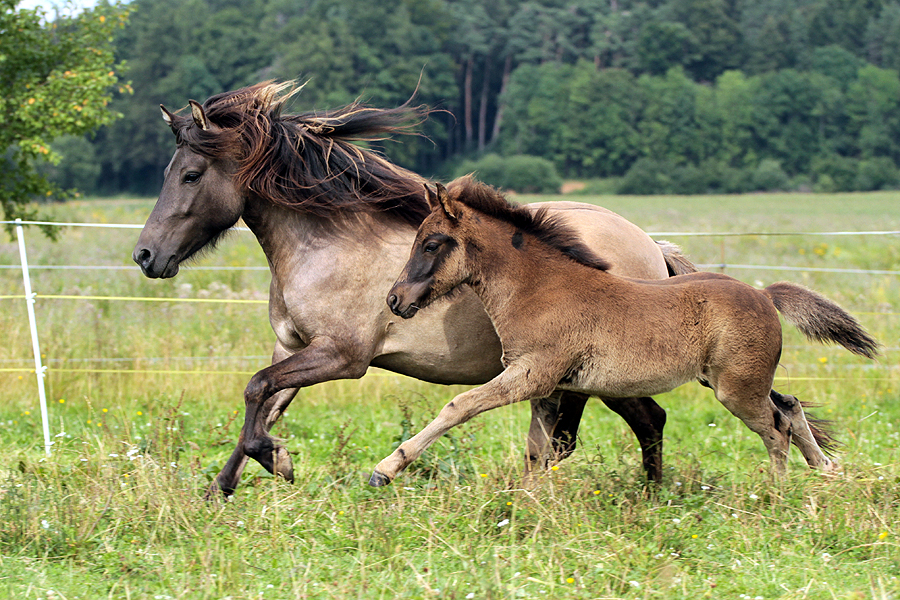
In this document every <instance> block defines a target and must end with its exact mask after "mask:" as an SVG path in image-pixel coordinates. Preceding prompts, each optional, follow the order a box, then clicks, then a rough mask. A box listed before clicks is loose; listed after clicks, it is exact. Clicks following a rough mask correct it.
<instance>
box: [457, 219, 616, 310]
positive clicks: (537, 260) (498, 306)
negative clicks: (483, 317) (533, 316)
mask: <svg viewBox="0 0 900 600" xmlns="http://www.w3.org/2000/svg"><path fill="white" fill-rule="evenodd" d="M482 224H483V225H484V227H483V228H482V229H481V230H480V235H479V237H478V238H477V239H472V240H470V241H469V244H468V248H467V249H466V253H467V255H468V258H467V266H468V271H469V274H470V278H469V285H470V287H471V288H472V289H473V290H474V291H475V293H476V294H477V295H478V296H479V298H481V301H482V303H483V304H484V307H485V310H486V311H487V313H488V315H489V316H490V317H491V320H493V321H494V324H495V327H496V326H498V322H502V321H503V319H504V316H505V315H506V314H507V313H510V312H512V313H515V311H516V310H517V305H525V304H528V303H531V302H532V301H533V299H534V297H535V295H538V294H541V293H542V290H544V289H546V288H547V287H548V286H553V287H556V286H557V285H558V284H559V283H560V281H566V278H567V277H569V276H571V277H570V278H569V279H568V285H578V283H577V279H578V277H579V273H582V269H587V270H589V271H590V272H596V273H602V271H599V270H596V269H592V268H591V267H588V266H585V265H580V264H578V263H576V262H575V261H573V260H572V259H571V258H569V257H567V256H566V255H564V254H563V253H562V252H561V251H560V250H558V249H556V248H552V247H550V246H549V245H547V244H546V243H544V242H542V241H540V240H538V239H537V238H536V237H534V236H533V235H531V234H528V233H523V232H521V231H518V230H517V229H515V228H514V227H511V226H510V225H508V224H506V223H501V222H499V221H494V220H493V219H483V220H482Z"/></svg>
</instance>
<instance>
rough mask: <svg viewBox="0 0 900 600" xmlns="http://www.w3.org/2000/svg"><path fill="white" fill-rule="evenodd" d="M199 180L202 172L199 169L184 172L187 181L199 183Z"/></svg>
mask: <svg viewBox="0 0 900 600" xmlns="http://www.w3.org/2000/svg"><path fill="white" fill-rule="evenodd" d="M198 181H200V173H198V172H197V171H188V172H187V173H185V174H184V182H185V183H197V182H198Z"/></svg>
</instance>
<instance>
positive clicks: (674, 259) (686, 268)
mask: <svg viewBox="0 0 900 600" xmlns="http://www.w3.org/2000/svg"><path fill="white" fill-rule="evenodd" d="M656 244H657V245H658V246H659V249H660V251H662V254H663V259H665V261H666V269H668V271H669V277H674V276H676V275H686V274H688V273H696V272H697V267H695V266H694V263H692V262H691V261H689V260H688V259H687V257H685V255H684V254H682V253H681V248H679V247H678V246H677V245H675V244H673V243H672V242H667V241H665V240H657V242H656Z"/></svg>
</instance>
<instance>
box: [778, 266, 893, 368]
mask: <svg viewBox="0 0 900 600" xmlns="http://www.w3.org/2000/svg"><path fill="white" fill-rule="evenodd" d="M763 293H764V294H766V296H768V297H769V299H771V300H772V303H773V304H774V305H775V308H777V309H778V310H779V312H781V314H782V315H783V316H784V318H785V319H786V320H787V321H788V322H789V323H791V324H792V325H794V326H795V327H796V328H797V329H799V330H800V331H801V332H802V333H803V335H805V336H806V337H808V338H809V339H811V340H814V341H817V342H826V343H827V342H835V343H837V344H840V345H841V346H843V347H844V348H846V349H847V350H849V351H850V352H853V353H854V354H860V355H862V356H865V357H867V358H875V357H876V356H877V355H878V342H877V341H875V338H873V337H872V336H871V335H869V334H868V332H866V330H865V329H863V327H862V325H860V324H859V322H858V321H857V320H856V319H854V318H853V317H852V316H851V315H850V313H848V312H847V311H845V310H844V309H843V308H841V307H840V306H838V305H837V304H835V303H834V302H832V301H831V300H829V299H828V298H825V297H824V296H821V295H819V294H817V293H816V292H814V291H812V290H809V289H807V288H805V287H803V286H802V285H797V284H796V283H787V282H784V281H782V282H780V283H773V284H772V285H770V286H769V287H767V288H766V289H765V290H763Z"/></svg>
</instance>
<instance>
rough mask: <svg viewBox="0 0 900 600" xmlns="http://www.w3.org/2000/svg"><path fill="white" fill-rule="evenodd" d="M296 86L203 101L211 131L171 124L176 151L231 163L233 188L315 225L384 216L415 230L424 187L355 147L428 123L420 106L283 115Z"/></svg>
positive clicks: (252, 89) (269, 86)
mask: <svg viewBox="0 0 900 600" xmlns="http://www.w3.org/2000/svg"><path fill="white" fill-rule="evenodd" d="M302 87H303V86H298V85H296V84H295V83H294V82H287V83H274V82H271V81H267V82H262V83H258V84H256V85H252V86H249V87H246V88H242V89H239V90H235V91H231V92H225V93H222V94H217V95H215V96H212V97H210V98H209V99H208V100H207V101H206V102H205V103H204V104H203V109H204V112H205V113H206V117H207V119H208V120H209V122H210V124H211V127H210V128H209V129H208V130H203V129H201V128H200V127H197V126H196V125H195V123H194V120H193V119H192V118H191V116H190V115H187V116H178V117H176V118H175V120H174V121H173V123H172V129H173V130H174V131H175V133H176V136H177V139H178V144H179V145H186V146H188V147H189V148H190V149H191V150H192V151H194V152H197V153H199V154H202V155H204V156H208V157H210V158H231V159H234V160H236V162H237V173H236V174H235V183H236V184H237V185H238V187H239V188H240V189H242V190H252V191H253V192H254V193H255V194H257V195H259V196H260V197H262V198H265V199H266V200H269V201H270V202H273V203H275V204H280V205H283V206H287V207H290V208H293V209H295V210H298V211H302V212H307V213H311V214H315V215H318V216H321V217H334V216H335V215H336V214H337V213H342V212H359V211H367V210H374V211H383V212H387V213H389V214H392V215H394V216H396V217H398V218H400V219H402V220H404V221H406V222H408V223H411V224H413V225H417V224H419V223H421V221H422V220H423V219H424V218H425V217H426V216H427V215H428V212H429V211H428V206H427V204H426V202H425V199H424V195H423V187H422V183H423V182H424V181H425V179H424V178H423V177H421V176H419V175H416V174H415V173H413V172H412V171H408V170H406V169H404V168H402V167H399V166H397V165H395V164H393V163H391V162H389V161H388V160H386V159H385V158H383V157H381V156H379V155H378V154H376V153H375V152H373V151H371V150H366V149H364V148H361V147H360V146H358V145H357V144H356V143H354V142H372V141H379V140H383V139H386V138H388V137H390V136H391V135H393V134H398V133H404V134H408V133H414V132H413V128H415V127H416V126H417V125H419V124H421V123H422V121H424V119H425V118H426V117H427V115H428V110H427V109H426V108H425V107H422V106H411V105H409V103H408V102H407V103H406V104H404V105H402V106H399V107H397V108H390V109H379V108H370V107H367V106H364V105H362V104H360V103H358V102H354V103H353V104H350V105H348V106H345V107H343V108H339V109H337V110H332V111H326V112H311V113H305V114H282V111H283V109H284V107H285V104H286V103H287V101H288V100H289V99H290V98H291V97H293V96H294V95H295V94H297V93H298V92H299V91H300V90H301V89H302Z"/></svg>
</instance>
